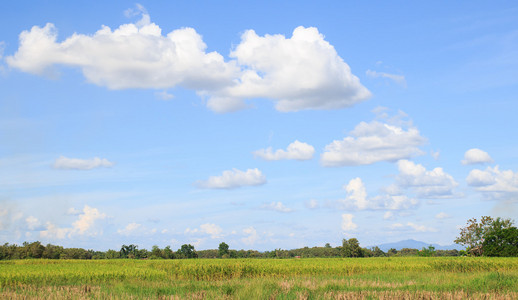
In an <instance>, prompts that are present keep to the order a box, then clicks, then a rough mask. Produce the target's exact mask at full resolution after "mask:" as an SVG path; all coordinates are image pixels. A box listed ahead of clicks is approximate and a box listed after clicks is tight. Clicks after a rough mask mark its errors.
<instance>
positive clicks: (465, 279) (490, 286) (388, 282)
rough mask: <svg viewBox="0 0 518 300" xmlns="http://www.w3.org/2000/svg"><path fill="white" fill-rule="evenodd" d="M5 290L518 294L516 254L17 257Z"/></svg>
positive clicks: (1, 270) (55, 293)
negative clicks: (21, 258) (186, 257)
mask: <svg viewBox="0 0 518 300" xmlns="http://www.w3.org/2000/svg"><path fill="white" fill-rule="evenodd" d="M0 298H2V299H27V298H28V299H31V298H38V299H43V298H46V299H62V298H67V299H88V298H94V299H95V298H102V299H104V298H115V299H143V298H161V299H184V298H186V299H378V298H380V299H466V298H472V299H518V259H517V258H469V257H436V258H430V257H397V258H346V259H340V258H319V259H284V260H281V259H192V260H120V259H119V260H12V261H0Z"/></svg>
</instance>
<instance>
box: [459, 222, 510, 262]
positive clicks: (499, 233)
mask: <svg viewBox="0 0 518 300" xmlns="http://www.w3.org/2000/svg"><path fill="white" fill-rule="evenodd" d="M512 225H513V221H512V220H511V219H501V218H496V219H493V218H491V217H489V216H483V217H482V218H481V220H480V222H478V221H477V219H475V218H473V219H469V220H468V222H467V224H466V227H464V228H461V231H460V235H459V237H457V239H455V243H457V244H461V245H464V246H466V247H467V248H466V252H467V253H468V254H469V255H473V256H482V255H491V256H503V254H504V252H508V250H504V249H507V248H508V247H511V248H512V245H513V238H512V235H513V230H508V229H511V228H516V227H513V226H512ZM488 238H490V239H489V240H488ZM502 239H504V240H505V241H504V240H502ZM486 240H487V241H486ZM486 250H490V252H489V253H487V254H486V253H485V251H486ZM500 251H504V252H502V253H500Z"/></svg>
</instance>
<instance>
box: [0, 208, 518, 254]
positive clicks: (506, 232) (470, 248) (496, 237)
mask: <svg viewBox="0 0 518 300" xmlns="http://www.w3.org/2000/svg"><path fill="white" fill-rule="evenodd" d="M513 223H514V222H513V221H512V220H510V219H501V218H496V219H493V218H491V217H487V216H484V217H482V219H481V220H480V222H478V221H477V220H476V219H470V220H468V222H467V225H466V227H464V228H461V231H460V235H459V237H457V239H456V240H455V242H456V243H458V244H461V245H465V246H466V250H461V251H457V250H436V249H435V248H434V247H433V246H429V247H427V248H422V249H421V250H418V249H411V248H403V249H401V250H396V249H390V250H388V251H387V252H384V251H382V250H381V249H380V248H379V247H373V248H362V247H360V243H359V242H358V240H357V239H356V238H351V239H343V240H342V245H341V246H338V247H332V246H331V245H330V244H329V243H327V244H326V245H325V246H324V247H312V248H309V247H304V248H298V249H292V250H282V249H275V250H273V251H265V252H259V251H257V250H233V249H230V248H229V245H228V244H226V243H225V242H222V243H220V244H219V247H218V249H209V250H200V251H196V249H195V248H194V246H193V245H191V244H184V245H182V246H181V247H180V248H179V249H178V250H177V251H173V250H172V249H171V247H170V246H167V247H165V248H163V249H161V248H160V247H158V246H153V247H152V248H151V250H147V249H139V247H138V246H137V245H134V244H130V245H122V246H121V248H120V250H118V251H117V250H108V251H94V250H85V249H82V248H64V247H62V246H57V245H52V244H47V245H46V246H45V245H43V244H41V243H40V242H38V241H36V242H32V243H28V242H24V243H23V244H22V245H20V246H19V245H16V244H8V243H6V244H4V245H2V246H0V260H5V259H26V258H46V259H117V258H120V259H189V258H302V257H304V258H308V257H382V256H459V255H469V256H518V229H517V228H516V227H515V226H513Z"/></svg>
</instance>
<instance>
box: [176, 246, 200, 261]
mask: <svg viewBox="0 0 518 300" xmlns="http://www.w3.org/2000/svg"><path fill="white" fill-rule="evenodd" d="M177 252H178V254H179V255H180V256H181V257H182V258H197V257H198V254H197V253H196V250H194V246H193V245H191V244H183V245H182V247H181V248H180V249H178V251H177Z"/></svg>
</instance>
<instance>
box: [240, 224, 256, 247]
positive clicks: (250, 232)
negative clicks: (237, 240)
mask: <svg viewBox="0 0 518 300" xmlns="http://www.w3.org/2000/svg"><path fill="white" fill-rule="evenodd" d="M243 233H244V234H245V235H246V237H244V238H242V239H241V241H242V242H243V243H245V244H246V245H254V244H255V242H257V240H258V239H259V234H258V233H257V230H256V229H255V228H254V227H253V226H250V227H248V228H245V229H243Z"/></svg>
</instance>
